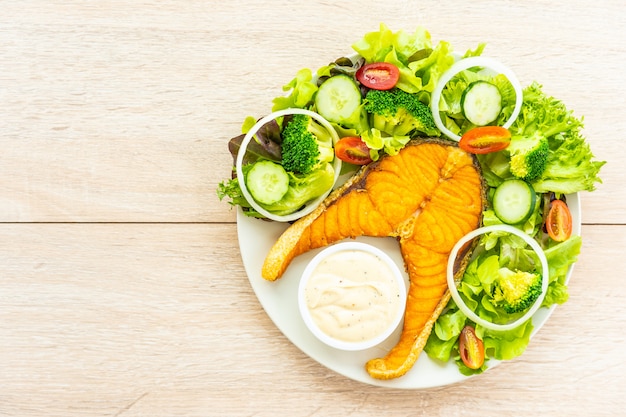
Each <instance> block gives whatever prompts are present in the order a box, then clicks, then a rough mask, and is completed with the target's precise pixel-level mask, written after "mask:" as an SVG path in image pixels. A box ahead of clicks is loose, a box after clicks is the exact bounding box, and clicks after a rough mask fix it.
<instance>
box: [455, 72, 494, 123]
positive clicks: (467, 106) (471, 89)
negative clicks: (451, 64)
mask: <svg viewBox="0 0 626 417" xmlns="http://www.w3.org/2000/svg"><path fill="white" fill-rule="evenodd" d="M461 109H462V110H463V116H465V118H466V119H467V120H468V121H469V122H470V123H472V124H474V125H476V126H486V125H488V124H489V123H492V122H494V121H495V120H496V119H497V118H498V115H500V112H501V111H502V94H500V90H499V89H498V87H497V86H496V85H494V84H492V83H490V82H488V81H482V80H481V81H474V82H473V83H471V84H470V85H468V86H467V88H466V89H465V91H464V92H463V95H462V96H461Z"/></svg>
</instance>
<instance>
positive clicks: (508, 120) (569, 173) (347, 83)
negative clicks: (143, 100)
mask: <svg viewBox="0 0 626 417" xmlns="http://www.w3.org/2000/svg"><path fill="white" fill-rule="evenodd" d="M352 47H353V49H354V52H355V54H353V55H350V56H347V57H340V58H338V59H337V60H335V61H334V62H331V63H330V64H328V65H324V66H322V67H320V68H319V69H317V71H315V72H313V71H311V70H309V69H306V68H304V69H300V70H299V71H297V72H296V75H295V77H294V78H293V79H292V80H291V81H290V82H289V83H287V84H286V85H285V86H284V94H282V95H279V96H277V97H276V98H275V99H274V100H273V105H272V107H271V111H272V112H275V111H279V110H285V109H292V108H296V109H305V110H307V111H312V112H315V113H316V114H319V115H321V116H322V117H323V118H324V119H325V120H327V121H328V122H329V123H330V124H331V125H332V127H333V128H334V130H335V132H336V133H337V137H338V140H336V141H334V142H333V141H331V140H329V138H328V134H327V132H323V131H322V130H320V129H319V126H317V125H315V123H313V122H314V121H311V120H310V118H307V117H300V116H298V117H294V118H289V119H285V120H283V119H281V120H279V121H278V122H277V123H274V124H271V125H268V126H267V128H265V129H262V130H260V131H258V132H257V134H256V135H255V136H254V140H253V141H252V142H251V146H249V147H248V149H247V150H246V154H245V156H244V157H243V160H244V161H245V165H244V167H243V170H242V173H243V175H244V178H237V176H236V175H234V176H233V178H231V179H228V180H225V181H224V182H222V183H221V184H220V185H219V187H218V190H217V193H218V195H219V197H220V198H228V199H229V200H230V201H229V202H230V203H231V204H232V205H235V206H240V207H241V209H242V211H243V213H244V214H246V215H248V216H254V217H263V215H262V214H260V213H258V212H257V211H255V210H254V208H253V207H252V205H251V204H250V203H249V201H247V200H246V198H245V197H244V196H243V195H242V193H241V187H240V182H241V181H245V184H246V185H247V188H249V189H250V191H253V193H252V194H253V196H255V197H254V198H255V199H258V202H260V203H262V204H264V205H265V207H269V208H272V207H274V208H276V210H277V211H279V212H281V213H294V212H297V211H298V210H300V209H301V208H302V207H303V206H304V205H305V204H306V202H307V201H310V200H311V199H313V198H315V197H316V196H318V195H319V194H320V193H321V190H322V189H324V188H326V187H328V184H329V181H331V178H332V175H333V173H332V172H329V171H328V170H329V167H330V165H329V162H330V161H332V160H333V158H339V159H340V160H342V161H343V171H344V172H345V173H348V174H349V173H350V169H354V170H356V169H357V168H358V167H359V166H362V165H366V164H369V163H371V162H373V161H377V160H378V159H379V158H380V157H381V156H383V155H385V154H388V155H394V154H396V153H397V152H399V150H400V149H402V148H403V147H404V146H405V145H406V144H407V143H408V141H409V140H410V139H411V138H415V137H440V138H442V139H447V140H450V141H451V142H458V144H459V147H461V148H462V149H464V150H465V151H467V152H469V153H472V154H475V157H476V159H477V160H478V162H479V164H480V166H481V169H482V173H483V177H484V179H485V182H486V184H487V186H488V188H489V192H488V195H487V197H488V204H487V208H486V210H485V211H484V213H483V226H494V225H506V226H507V227H514V228H516V229H517V230H519V231H521V232H523V233H525V234H526V235H527V236H528V237H530V238H531V239H533V240H534V241H536V242H537V244H538V245H539V246H540V248H541V250H542V251H543V253H544V254H545V258H546V259H547V262H548V265H549V268H548V269H549V271H542V270H541V268H539V267H538V262H537V258H536V256H535V255H533V251H532V250H531V249H530V248H529V247H528V245H527V244H526V242H525V241H524V239H520V238H519V237H518V236H515V235H513V234H510V233H506V232H497V231H494V232H492V233H487V234H485V235H483V236H482V237H481V238H480V242H478V247H477V250H476V251H475V254H474V256H473V257H472V258H471V261H470V262H469V264H468V265H467V268H466V270H465V273H464V276H463V278H462V280H461V282H460V283H458V287H457V288H458V291H459V293H460V294H462V296H463V297H464V300H465V301H466V303H467V305H469V306H471V308H472V311H473V312H474V313H475V314H476V315H477V316H478V317H480V318H481V319H484V320H487V321H490V322H494V323H497V322H507V321H510V320H513V319H515V318H516V317H519V316H521V315H523V314H524V313H525V312H526V311H527V310H528V309H529V308H530V306H531V305H532V304H533V303H534V301H536V300H537V299H539V300H542V301H541V305H542V306H543V307H550V306H553V305H555V304H562V303H564V302H565V301H567V299H568V292H567V286H566V279H567V273H568V271H569V269H570V267H571V265H572V264H573V263H575V262H576V260H577V256H578V254H579V252H580V248H581V243H582V241H581V237H580V236H578V235H574V234H572V215H571V211H570V208H569V206H568V202H567V199H568V198H567V197H568V195H572V194H575V193H579V192H583V191H593V190H594V189H595V186H596V184H597V183H600V182H601V180H600V177H599V172H600V169H601V167H602V166H603V165H604V163H605V162H604V161H597V160H596V159H595V157H594V155H593V153H592V151H591V149H590V147H589V144H588V143H587V141H586V139H585V137H584V136H583V132H582V130H583V119H582V117H578V116H576V115H574V113H573V112H572V111H571V110H569V109H568V108H567V107H566V106H565V104H564V103H563V102H561V101H560V100H558V99H557V98H555V97H552V96H551V95H550V94H548V93H547V92H546V91H544V89H543V87H542V85H541V84H539V83H538V82H533V83H531V84H530V85H527V86H520V85H519V82H518V81H517V80H516V79H515V76H514V74H512V72H511V71H510V70H509V69H508V68H506V67H504V66H503V65H502V64H500V63H498V64H497V65H490V63H491V62H492V60H491V59H490V58H485V57H483V53H484V50H485V44H479V45H477V46H476V48H474V49H471V50H468V51H466V52H465V53H463V54H459V53H457V52H455V51H454V50H453V48H452V45H451V44H450V43H448V42H446V41H439V42H437V43H434V42H433V41H432V40H431V37H430V34H429V33H428V31H426V30H425V29H424V28H422V27H419V28H417V29H416V30H415V31H414V32H412V33H407V32H404V31H399V32H393V31H392V30H390V29H389V28H388V27H387V26H385V25H384V24H381V26H380V28H379V30H378V31H374V32H370V33H367V34H366V35H365V36H364V37H363V38H362V39H361V40H359V41H357V42H356V43H354V44H353V45H352ZM464 64H465V65H464ZM455 68H456V69H457V70H456V71H453V72H454V73H451V71H452V70H454V69H455ZM268 113H270V111H269V109H268ZM256 122H257V118H255V117H248V118H247V119H246V120H245V122H244V124H243V128H242V132H243V135H240V136H237V137H235V138H233V139H232V140H231V141H230V143H229V149H230V151H231V153H232V154H233V157H236V156H237V153H238V152H239V148H240V145H241V142H242V138H243V137H244V135H245V133H247V132H248V131H249V130H250V129H251V128H252V126H254V125H255V123H256ZM542 274H545V275H546V276H542ZM542 278H545V279H547V281H548V285H547V289H546V291H545V293H543V290H542V288H541V285H540V283H541V282H542ZM540 295H541V298H539V296H540ZM532 331H533V323H532V320H528V321H525V322H524V323H522V324H520V325H519V326H517V327H515V328H513V329H510V330H494V329H490V328H488V327H485V326H483V325H481V324H479V323H475V322H473V321H472V320H470V319H469V318H468V317H467V315H466V314H464V313H463V311H462V310H461V309H459V307H458V306H457V305H456V303H455V302H454V301H450V303H449V304H448V306H447V308H446V309H445V311H444V312H443V313H442V314H441V315H440V316H439V319H438V320H437V322H436V324H435V326H434V329H433V331H432V333H431V335H430V338H429V340H428V342H427V344H426V347H425V352H426V353H427V354H428V355H429V356H430V357H431V358H433V359H436V360H441V361H444V362H447V361H449V360H454V361H456V363H457V364H458V366H459V369H460V371H461V372H462V373H463V374H468V375H469V374H474V373H480V372H483V371H484V370H485V369H487V367H488V365H489V359H491V358H493V359H496V360H504V359H511V358H514V357H516V356H519V355H520V354H522V353H523V352H524V350H525V348H526V346H527V345H528V343H529V340H530V336H531V334H532Z"/></svg>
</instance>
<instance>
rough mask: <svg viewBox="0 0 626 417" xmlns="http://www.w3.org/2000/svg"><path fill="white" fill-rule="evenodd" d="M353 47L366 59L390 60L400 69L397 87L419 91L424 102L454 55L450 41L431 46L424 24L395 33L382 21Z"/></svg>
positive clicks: (372, 60)
mask: <svg viewBox="0 0 626 417" xmlns="http://www.w3.org/2000/svg"><path fill="white" fill-rule="evenodd" d="M352 48H353V49H354V50H355V51H356V52H357V53H359V55H361V56H362V57H363V58H365V60H366V61H367V62H389V63H391V64H394V65H395V66H397V67H398V69H399V70H400V79H399V80H398V84H397V87H398V88H400V89H402V90H404V91H406V92H409V93H422V94H423V95H424V97H420V100H423V101H424V102H428V101H429V98H430V95H429V94H430V92H432V91H433V90H434V88H435V85H436V83H437V81H438V79H439V77H440V76H441V74H443V72H445V71H446V70H447V69H448V68H450V67H451V66H452V64H454V59H455V58H454V55H453V54H452V47H451V46H450V44H449V43H448V42H443V41H442V42H439V43H438V44H437V45H436V46H434V47H433V43H432V40H431V37H430V33H429V32H428V31H427V30H425V29H424V28H423V27H418V28H417V29H416V30H415V32H414V33H406V32H404V31H398V32H395V33H394V32H393V31H391V30H390V29H389V28H388V27H387V26H386V25H384V24H381V25H380V29H379V30H378V31H376V32H370V33H367V34H366V35H365V36H364V37H363V38H362V39H361V40H360V41H358V42H356V43H354V44H353V45H352ZM479 49H480V48H479ZM426 96H427V97H426Z"/></svg>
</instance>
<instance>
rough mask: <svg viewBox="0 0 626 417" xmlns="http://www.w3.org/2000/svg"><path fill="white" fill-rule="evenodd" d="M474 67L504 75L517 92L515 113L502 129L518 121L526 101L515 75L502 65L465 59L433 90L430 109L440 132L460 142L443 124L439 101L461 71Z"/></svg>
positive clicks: (479, 58) (455, 64)
mask: <svg viewBox="0 0 626 417" xmlns="http://www.w3.org/2000/svg"><path fill="white" fill-rule="evenodd" d="M473 67H482V68H486V69H490V70H493V71H495V72H497V73H499V74H504V76H505V77H506V78H507V79H508V80H509V82H510V83H511V85H512V86H513V89H514V90H515V108H514V109H513V113H511V117H509V119H508V120H507V121H506V123H504V125H503V126H502V127H505V128H507V129H508V128H509V127H511V125H512V124H513V122H514V121H515V119H517V116H518V115H519V112H520V111H521V109H522V101H523V100H524V97H523V91H522V86H521V84H520V82H519V80H518V79H517V77H516V76H515V73H514V72H513V71H512V70H511V69H510V68H508V67H506V66H505V65H503V64H502V63H500V62H498V61H496V60H494V59H491V58H487V57H482V56H474V57H470V58H464V59H461V60H460V61H457V62H455V63H454V64H453V65H452V66H451V67H450V68H449V69H448V70H447V71H446V72H445V73H444V74H443V75H442V76H441V78H440V79H439V82H438V83H437V85H436V86H435V89H434V90H433V93H432V96H431V99H430V108H431V111H432V113H433V119H434V120H435V125H437V127H438V128H439V130H440V131H441V132H442V133H443V134H444V135H446V136H447V137H448V138H450V139H452V140H455V141H457V142H458V141H459V140H460V139H461V137H460V136H459V135H456V134H454V133H452V131H450V129H448V128H447V127H446V126H445V125H444V124H443V122H442V120H441V115H440V114H439V101H440V99H441V93H442V92H443V89H444V88H445V87H446V85H447V84H448V82H449V81H450V80H451V79H452V77H454V76H455V75H456V74H458V73H459V72H461V71H464V70H466V69H468V68H473Z"/></svg>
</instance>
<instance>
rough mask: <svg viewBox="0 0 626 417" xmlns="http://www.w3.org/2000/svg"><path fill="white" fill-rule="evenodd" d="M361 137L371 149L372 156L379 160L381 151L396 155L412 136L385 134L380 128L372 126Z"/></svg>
mask: <svg viewBox="0 0 626 417" xmlns="http://www.w3.org/2000/svg"><path fill="white" fill-rule="evenodd" d="M361 139H362V140H363V142H365V144H366V145H367V147H368V148H369V149H370V158H372V161H377V160H378V159H379V158H380V152H384V153H386V154H388V155H396V154H397V153H398V152H400V150H401V149H402V148H403V147H404V145H406V144H407V143H408V142H409V140H410V139H411V137H410V136H383V134H382V133H381V131H380V130H378V129H374V128H371V129H369V130H366V131H364V132H363V133H362V134H361Z"/></svg>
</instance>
